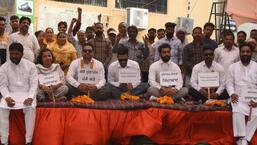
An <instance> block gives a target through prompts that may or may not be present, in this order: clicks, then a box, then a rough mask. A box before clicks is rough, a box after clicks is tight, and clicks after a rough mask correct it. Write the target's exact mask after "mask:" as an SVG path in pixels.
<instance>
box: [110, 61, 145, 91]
mask: <svg viewBox="0 0 257 145" xmlns="http://www.w3.org/2000/svg"><path fill="white" fill-rule="evenodd" d="M129 68H131V69H135V70H137V72H138V73H139V74H140V73H141V72H140V68H139V65H138V63H137V62H136V61H133V60H130V59H129V60H128V62H127V66H126V67H125V69H129ZM119 69H122V67H121V66H120V63H119V61H115V62H113V63H112V64H110V66H109V68H108V82H109V83H111V84H112V85H114V86H116V87H119V85H120V83H119ZM140 83H141V76H140V75H139V77H138V79H137V81H136V82H134V83H133V84H132V85H133V88H135V87H137V86H138V85H139V84H140Z"/></svg>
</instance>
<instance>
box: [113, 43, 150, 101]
mask: <svg viewBox="0 0 257 145" xmlns="http://www.w3.org/2000/svg"><path fill="white" fill-rule="evenodd" d="M128 53H129V50H128V48H127V47H125V46H123V45H119V47H118V51H117V54H118V55H117V58H118V60H117V61H115V62H113V63H112V64H110V66H109V69H108V82H109V84H108V88H109V90H110V91H111V96H112V97H113V98H114V99H119V98H120V95H121V94H122V93H125V92H128V91H130V93H131V94H132V95H141V94H143V93H145V92H146V84H145V83H141V76H140V67H139V65H138V63H137V62H136V61H133V60H130V59H128V57H129V55H128Z"/></svg>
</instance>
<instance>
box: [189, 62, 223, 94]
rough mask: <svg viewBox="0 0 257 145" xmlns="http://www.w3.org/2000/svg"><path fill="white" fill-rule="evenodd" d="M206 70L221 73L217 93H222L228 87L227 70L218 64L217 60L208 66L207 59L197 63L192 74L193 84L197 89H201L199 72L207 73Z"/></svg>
mask: <svg viewBox="0 0 257 145" xmlns="http://www.w3.org/2000/svg"><path fill="white" fill-rule="evenodd" d="M206 72H218V73H219V84H220V86H219V88H218V90H217V91H216V93H217V94H219V95H220V94H221V93H222V92H223V90H224V89H225V87H226V77H225V70H224V68H223V66H222V65H220V64H218V63H217V62H215V61H212V65H211V67H210V68H208V67H207V66H206V64H205V61H202V62H200V63H198V64H196V65H195V66H194V67H193V70H192V75H191V85H192V87H193V88H194V89H196V90H197V91H200V89H201V87H200V86H199V83H198V73H206Z"/></svg>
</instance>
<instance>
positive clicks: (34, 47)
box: [7, 17, 40, 62]
mask: <svg viewBox="0 0 257 145" xmlns="http://www.w3.org/2000/svg"><path fill="white" fill-rule="evenodd" d="M30 24H31V20H30V18H29V17H21V19H20V24H19V27H20V30H19V31H18V32H16V33H13V34H11V35H10V37H9V42H8V44H11V43H13V42H19V43H21V44H22V46H23V48H24V53H23V54H24V55H23V58H25V59H27V60H29V61H31V62H35V57H36V55H37V54H38V52H39V50H40V46H39V44H38V41H37V38H36V37H35V36H34V35H33V34H30V33H29V32H28V30H29V26H30ZM7 55H9V53H8V50H7ZM7 58H8V57H7Z"/></svg>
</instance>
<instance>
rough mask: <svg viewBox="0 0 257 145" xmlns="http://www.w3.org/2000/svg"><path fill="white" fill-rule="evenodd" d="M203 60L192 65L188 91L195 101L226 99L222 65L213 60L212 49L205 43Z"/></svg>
mask: <svg viewBox="0 0 257 145" xmlns="http://www.w3.org/2000/svg"><path fill="white" fill-rule="evenodd" d="M203 59H204V60H203V61H202V62H200V63H198V64H196V65H195V66H194V67H193V70H192V75H191V85H192V87H191V88H190V89H189V91H188V93H189V95H190V96H192V97H193V99H194V100H195V101H199V100H201V101H202V102H203V103H204V102H205V101H206V100H207V99H208V98H212V99H228V98H229V96H228V93H227V91H225V86H226V84H225V81H226V78H225V71H224V68H223V66H222V65H220V64H218V63H217V62H215V61H213V59H214V49H213V48H212V47H211V46H209V45H205V46H204V47H203Z"/></svg>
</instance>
